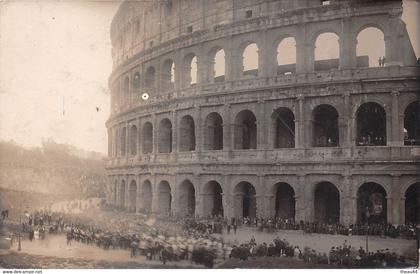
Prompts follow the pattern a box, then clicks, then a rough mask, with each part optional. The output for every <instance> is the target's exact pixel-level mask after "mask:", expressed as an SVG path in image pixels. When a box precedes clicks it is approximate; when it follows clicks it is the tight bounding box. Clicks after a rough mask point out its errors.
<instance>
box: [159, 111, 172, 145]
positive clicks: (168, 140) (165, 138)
mask: <svg viewBox="0 0 420 274" xmlns="http://www.w3.org/2000/svg"><path fill="white" fill-rule="evenodd" d="M158 144H159V149H158V151H159V153H171V152H172V123H171V121H170V120H169V119H167V118H165V119H163V120H162V121H160V124H159V143H158Z"/></svg>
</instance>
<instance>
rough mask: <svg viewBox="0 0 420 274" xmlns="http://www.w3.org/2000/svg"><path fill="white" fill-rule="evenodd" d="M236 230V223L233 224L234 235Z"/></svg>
mask: <svg viewBox="0 0 420 274" xmlns="http://www.w3.org/2000/svg"><path fill="white" fill-rule="evenodd" d="M237 229H238V226H237V225H236V222H235V223H233V233H235V235H236V230H237Z"/></svg>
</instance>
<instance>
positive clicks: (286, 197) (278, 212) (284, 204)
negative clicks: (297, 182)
mask: <svg viewBox="0 0 420 274" xmlns="http://www.w3.org/2000/svg"><path fill="white" fill-rule="evenodd" d="M271 194H272V195H273V197H274V199H273V202H274V204H273V205H272V206H273V208H274V216H275V217H277V218H281V219H283V220H286V219H287V220H295V213H296V209H295V208H296V200H295V190H294V189H293V187H292V186H291V185H290V184H288V183H285V182H279V183H276V184H274V185H273V186H272V187H271Z"/></svg>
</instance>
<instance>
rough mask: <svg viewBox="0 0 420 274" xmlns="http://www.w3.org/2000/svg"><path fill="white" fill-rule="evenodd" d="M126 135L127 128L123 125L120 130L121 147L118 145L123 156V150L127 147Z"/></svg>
mask: <svg viewBox="0 0 420 274" xmlns="http://www.w3.org/2000/svg"><path fill="white" fill-rule="evenodd" d="M126 137H127V128H125V127H123V128H122V130H121V142H120V144H121V147H120V155H121V156H125V151H126V149H127V146H126Z"/></svg>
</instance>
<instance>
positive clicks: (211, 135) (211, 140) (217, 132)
mask: <svg viewBox="0 0 420 274" xmlns="http://www.w3.org/2000/svg"><path fill="white" fill-rule="evenodd" d="M204 147H205V149H206V150H222V149H223V119H222V116H220V115H219V114H218V113H217V112H212V113H210V114H209V115H207V117H206V120H205V122H204Z"/></svg>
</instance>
